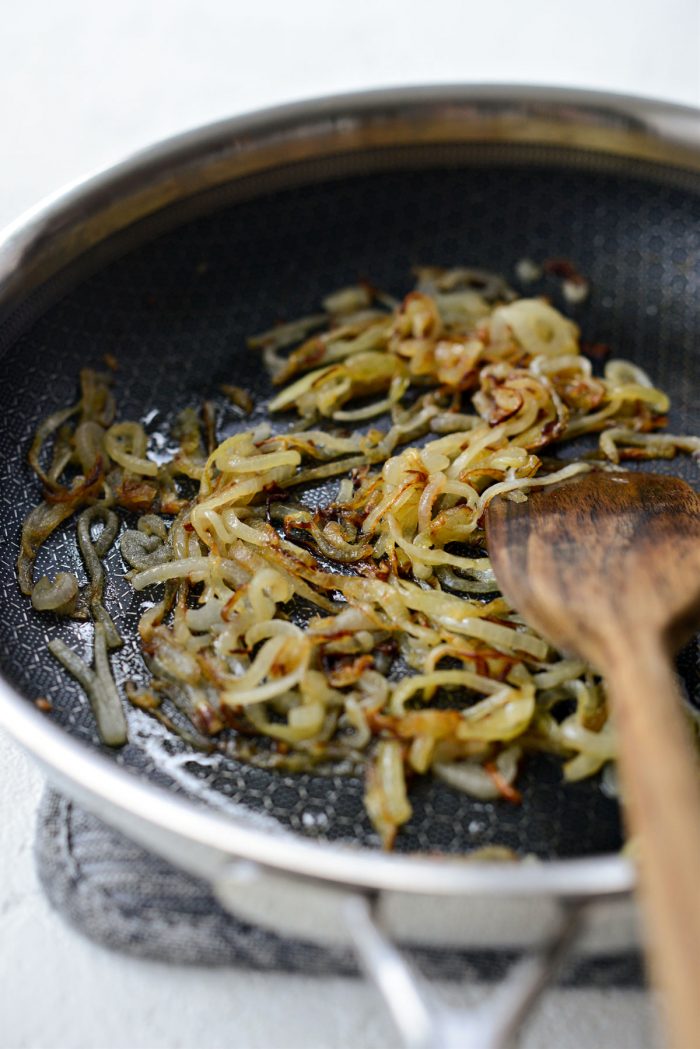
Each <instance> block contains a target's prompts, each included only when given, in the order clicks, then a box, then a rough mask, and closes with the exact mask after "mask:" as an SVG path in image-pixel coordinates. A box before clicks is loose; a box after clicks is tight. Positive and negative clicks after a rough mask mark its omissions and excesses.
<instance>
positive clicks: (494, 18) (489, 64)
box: [0, 0, 700, 1049]
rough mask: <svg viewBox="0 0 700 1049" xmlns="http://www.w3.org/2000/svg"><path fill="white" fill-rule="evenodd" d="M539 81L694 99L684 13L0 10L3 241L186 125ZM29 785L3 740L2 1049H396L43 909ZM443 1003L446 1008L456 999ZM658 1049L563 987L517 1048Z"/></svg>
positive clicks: (370, 1016) (220, 7) (350, 1020)
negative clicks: (88, 934) (379, 92)
mask: <svg viewBox="0 0 700 1049" xmlns="http://www.w3.org/2000/svg"><path fill="white" fill-rule="evenodd" d="M457 81H471V82H479V81H481V82H498V81H501V82H510V83H517V82H522V83H550V84H557V85H569V86H580V87H595V88H603V89H609V90H615V91H627V92H632V93H637V94H646V95H655V96H657V97H660V98H664V99H669V100H672V101H678V102H684V103H688V104H691V105H700V3H699V0H664V2H663V3H658V4H657V3H654V2H653V0H646V2H644V0H587V2H585V3H582V2H580V0H578V2H576V3H571V2H568V0H530V2H529V3H524V2H517V0H515V2H511V0H490V2H485V0H482V2H481V3H479V4H476V3H471V2H469V0H422V2H420V3H418V2H415V0H403V2H400V0H372V2H369V0H353V2H349V0H348V2H346V3H343V4H340V3H337V2H334V0H279V2H275V0H249V2H248V3H245V4H244V3H241V0H229V2H226V0H219V2H217V0H200V2H199V3H197V4H196V5H195V3H194V2H191V0H167V2H165V0H160V2H159V0H152V2H151V3H148V2H147V0H119V2H115V3H108V2H107V0H101V2H100V0H92V2H90V0H26V2H23V3H14V4H12V5H10V4H9V3H6V4H4V5H2V7H1V8H0V136H1V141H2V142H3V149H2V152H1V153H0V225H3V224H4V223H6V222H9V221H10V220H11V219H12V218H14V217H15V216H16V215H17V214H18V213H19V212H20V211H21V210H23V209H24V208H26V207H29V206H30V205H32V204H34V203H35V202H36V201H37V200H38V199H39V198H40V197H41V196H43V195H44V194H48V193H50V192H53V191H55V190H56V189H58V188H60V186H61V185H62V184H64V183H66V182H69V181H72V180H74V179H76V178H78V177H80V176H82V175H83V174H85V173H86V172H88V171H91V170H93V169H95V168H99V167H102V166H105V165H108V164H110V163H112V162H114V161H116V160H118V159H120V158H122V157H123V156H124V155H125V154H127V153H129V152H131V151H132V150H134V149H136V148H138V147H141V146H144V145H147V144H148V143H149V142H152V141H153V140H155V139H158V138H162V137H164V136H166V135H169V134H171V133H173V132H176V131H180V130H183V129H185V128H188V127H192V126H194V125H195V124H198V123H202V122H206V121H209V120H213V119H216V118H219V117H224V116H229V115H231V114H234V113H240V112H244V111H246V110H251V109H256V108H259V107H261V106H265V105H269V104H274V103H279V102H284V101H291V100H293V99H299V98H304V97H310V96H314V95H320V94H327V93H330V92H337V91H343V90H350V89H355V88H366V87H373V86H388V85H398V84H407V83H430V82H443V83H446V82H457ZM40 789H41V778H40V776H39V774H38V772H37V771H36V770H35V769H34V768H33V766H32V765H31V763H30V762H29V761H28V759H26V758H25V757H24V756H23V755H22V754H20V753H19V751H18V750H17V749H16V748H15V747H14V745H13V744H11V743H10V742H9V740H7V739H5V738H4V737H2V736H0V1049H19V1047H20V1046H22V1047H25V1046H26V1047H32V1049H82V1047H85V1049H139V1047H144V1049H146V1047H148V1049H150V1047H154V1049H155V1047H161V1046H162V1047H164V1049H178V1047H183V1049H189V1047H194V1046H197V1047H200V1049H218V1047H222V1049H223V1047H224V1046H226V1047H233V1049H235V1047H241V1049H243V1047H251V1049H254V1047H267V1046H278V1047H293V1046H299V1047H305V1049H315V1047H324V1049H325V1047H329V1049H330V1047H338V1049H340V1047H348V1049H349V1047H362V1046H367V1047H370V1046H390V1045H394V1044H395V1038H394V1035H393V1032H392V1030H391V1027H390V1026H389V1024H388V1022H387V1021H386V1020H385V1018H384V1016H383V1014H382V1012H381V1009H380V1007H379V1005H378V1003H377V1001H376V1000H375V998H374V996H373V994H372V992H371V991H370V990H369V989H367V988H365V987H364V986H363V985H362V984H361V983H360V982H359V981H350V980H341V979H328V980H323V981H321V980H310V979H305V978H302V977H288V976H278V975H259V974H250V973H241V972H237V971H233V970H230V971H229V970H222V971H206V970H201V969H199V970H193V969H186V968H180V969H173V968H169V967H167V966H164V965H156V964H150V963H143V962H136V961H134V960H131V959H125V958H122V957H119V956H115V955H111V954H109V953H107V952H105V951H103V950H101V949H100V948H97V947H95V946H93V945H92V944H90V943H87V942H85V941H83V940H81V939H80V938H79V937H78V936H77V935H76V934H74V933H73V932H71V931H70V930H69V929H67V928H65V927H64V926H63V924H62V923H61V922H60V921H59V920H58V919H57V918H56V916H55V915H54V914H52V913H51V912H50V911H49V910H48V907H47V905H46V904H45V902H44V900H43V897H42V896H41V893H40V891H39V889H38V886H37V884H36V880H35V875H34V871H33V864H32V856H31V846H32V833H33V820H34V811H35V807H36V803H37V800H38V797H39V793H40ZM457 994H458V991H457V990H456V989H453V990H452V992H451V996H452V997H455V996H457ZM654 1043H655V1037H654V1034H653V1022H652V1016H651V1009H650V1006H649V1004H648V1002H647V1001H646V999H645V998H644V997H643V996H641V995H639V994H636V993H631V994H625V995H622V994H620V993H619V992H617V991H614V990H613V991H611V992H598V993H596V994H589V993H586V994H584V993H583V992H573V991H572V992H568V993H567V994H564V995H563V996H562V997H560V998H559V999H558V1005H557V1007H556V1009H555V1008H553V1007H552V1006H551V1005H550V1006H549V1007H548V1006H547V1005H546V1004H545V1006H544V1007H543V1008H542V1009H541V1011H540V1013H539V1014H538V1016H537V1018H536V1019H535V1022H534V1023H533V1025H532V1027H531V1028H530V1029H529V1031H528V1035H527V1044H528V1045H530V1046H554V1045H561V1046H571V1047H574V1046H576V1047H580V1049H583V1047H593V1046H596V1047H597V1049H605V1047H606V1046H609V1047H610V1049H612V1047H613V1046H615V1047H616V1049H621V1047H623V1046H630V1047H635V1049H639V1047H641V1046H647V1045H652V1044H654Z"/></svg>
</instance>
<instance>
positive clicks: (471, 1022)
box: [343, 894, 586, 1049]
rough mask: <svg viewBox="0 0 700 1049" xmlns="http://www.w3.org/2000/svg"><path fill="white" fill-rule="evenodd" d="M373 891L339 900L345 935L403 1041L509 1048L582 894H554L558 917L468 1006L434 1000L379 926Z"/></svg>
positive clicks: (570, 936)
mask: <svg viewBox="0 0 700 1049" xmlns="http://www.w3.org/2000/svg"><path fill="white" fill-rule="evenodd" d="M376 904H377V898H376V897H371V896H367V895H361V894H355V895H352V896H348V897H347V899H346V901H345V904H344V906H343V917H344V919H345V922H346V925H347V930H348V933H349V935H350V939H351V941H352V943H353V946H354V948H355V953H356V955H357V958H358V960H359V962H360V964H361V966H362V968H363V970H364V972H365V973H366V975H367V977H368V978H369V979H370V981H371V982H372V983H373V984H374V986H375V987H376V988H377V990H378V991H379V993H380V995H381V996H382V998H383V1000H384V1003H385V1005H386V1007H387V1008H388V1010H389V1012H390V1013H391V1016H392V1018H393V1020H394V1023H395V1024H396V1027H397V1029H398V1031H399V1034H400V1036H401V1038H402V1041H403V1044H404V1046H405V1047H406V1049H508V1047H510V1046H512V1045H513V1044H514V1042H515V1039H516V1037H517V1035H518V1032H519V1030H520V1028H521V1025H522V1023H523V1022H524V1020H525V1019H526V1017H527V1016H528V1014H529V1013H530V1011H531V1009H532V1008H533V1006H534V1005H535V1003H536V1002H537V1000H538V999H539V997H540V995H541V994H542V992H543V991H544V990H546V988H547V987H548V986H549V984H550V982H551V980H552V978H553V976H554V974H555V972H556V970H557V968H558V966H559V964H560V963H561V961H562V960H563V958H564V956H565V955H566V954H567V952H568V951H569V949H570V948H571V946H572V945H573V943H574V941H575V939H576V937H577V935H578V932H579V930H580V928H581V924H582V921H581V920H582V917H583V912H584V909H585V907H586V901H584V900H575V901H571V900H567V901H560V902H559V920H558V922H557V923H555V926H554V928H553V930H552V931H551V932H550V933H549V935H548V936H547V938H546V939H545V940H543V942H542V943H541V945H540V946H539V948H536V949H535V950H534V951H533V952H532V953H531V954H529V955H527V956H526V957H524V958H523V959H522V960H520V961H518V962H516V963H515V964H514V965H513V966H512V968H511V970H510V972H509V973H508V975H507V977H506V978H505V980H504V981H503V982H502V983H501V984H500V985H499V986H498V987H497V988H496V990H494V991H493V992H491V993H490V994H489V995H488V997H487V998H486V999H485V1000H484V1001H482V1002H480V1003H479V1005H477V1006H476V1007H473V1008H453V1007H449V1006H445V1005H442V1004H440V1003H438V1002H437V1001H436V1000H435V998H434V996H433V995H432V994H431V992H430V989H429V987H428V986H427V985H426V984H425V982H424V981H423V980H422V979H421V977H420V976H419V975H418V974H417V973H416V972H415V970H414V969H413V967H412V966H411V964H410V963H409V962H408V960H407V959H406V958H405V956H404V955H403V954H402V953H401V952H400V951H399V950H398V948H397V947H396V946H395V944H394V943H393V941H392V940H391V939H390V937H389V936H388V935H387V934H386V933H385V932H384V930H383V929H382V926H381V923H380V920H379V917H378V908H377V906H376Z"/></svg>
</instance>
